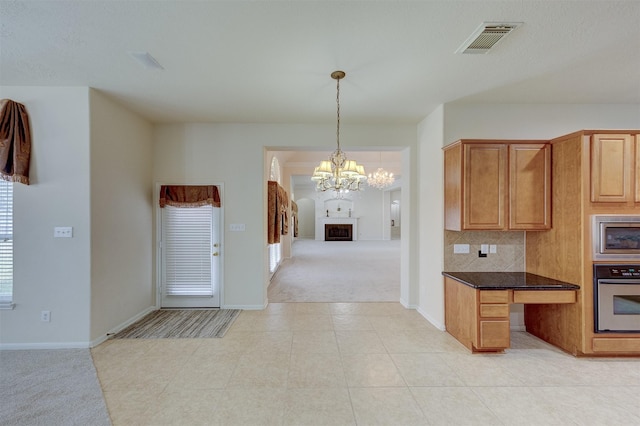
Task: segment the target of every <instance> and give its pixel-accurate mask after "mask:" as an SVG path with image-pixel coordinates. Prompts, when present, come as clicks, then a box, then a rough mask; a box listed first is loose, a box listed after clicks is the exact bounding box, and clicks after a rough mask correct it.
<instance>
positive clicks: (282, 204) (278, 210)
mask: <svg viewBox="0 0 640 426" xmlns="http://www.w3.org/2000/svg"><path fill="white" fill-rule="evenodd" d="M288 208H289V195H287V191H285V190H284V188H283V187H281V186H280V185H279V184H278V182H276V181H273V180H270V181H267V233H268V235H267V243H268V244H277V243H279V242H280V235H287V234H288V233H289V217H288V215H287V213H288Z"/></svg>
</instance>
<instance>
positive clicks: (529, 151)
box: [509, 144, 551, 230]
mask: <svg viewBox="0 0 640 426" xmlns="http://www.w3.org/2000/svg"><path fill="white" fill-rule="evenodd" d="M550 228H551V146H550V145H548V144H531V145H525V144H522V145H521V144H513V145H509V229H519V230H530V229H536V230H542V229H550Z"/></svg>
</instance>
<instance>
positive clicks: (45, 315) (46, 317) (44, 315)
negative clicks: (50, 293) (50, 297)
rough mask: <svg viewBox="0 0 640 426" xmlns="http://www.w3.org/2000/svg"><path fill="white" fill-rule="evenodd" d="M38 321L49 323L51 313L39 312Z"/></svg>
mask: <svg viewBox="0 0 640 426" xmlns="http://www.w3.org/2000/svg"><path fill="white" fill-rule="evenodd" d="M40 321H42V322H50V321H51V311H42V312H40Z"/></svg>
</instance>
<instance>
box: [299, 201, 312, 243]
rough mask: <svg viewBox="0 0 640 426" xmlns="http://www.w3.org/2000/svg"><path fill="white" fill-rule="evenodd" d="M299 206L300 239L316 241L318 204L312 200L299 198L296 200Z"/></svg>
mask: <svg viewBox="0 0 640 426" xmlns="http://www.w3.org/2000/svg"><path fill="white" fill-rule="evenodd" d="M296 203H297V204H298V218H299V222H298V232H299V233H298V238H309V239H314V238H315V237H316V229H315V226H314V222H315V214H316V203H315V201H314V200H312V199H310V198H306V197H305V198H299V199H297V200H296Z"/></svg>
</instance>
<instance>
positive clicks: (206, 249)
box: [159, 205, 222, 308]
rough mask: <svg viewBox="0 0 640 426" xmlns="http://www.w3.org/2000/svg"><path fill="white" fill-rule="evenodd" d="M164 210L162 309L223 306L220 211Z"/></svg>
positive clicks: (202, 209)
mask: <svg viewBox="0 0 640 426" xmlns="http://www.w3.org/2000/svg"><path fill="white" fill-rule="evenodd" d="M160 210H161V215H160V216H161V222H162V223H161V226H160V230H161V235H160V251H161V255H160V261H161V265H160V269H159V271H160V274H161V279H160V286H161V290H160V292H161V302H160V303H161V306H162V307H163V308H219V307H220V257H221V255H222V252H221V250H220V249H221V247H220V208H214V207H212V206H210V205H207V206H202V207H191V208H179V207H173V206H166V207H164V208H162V209H160Z"/></svg>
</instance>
